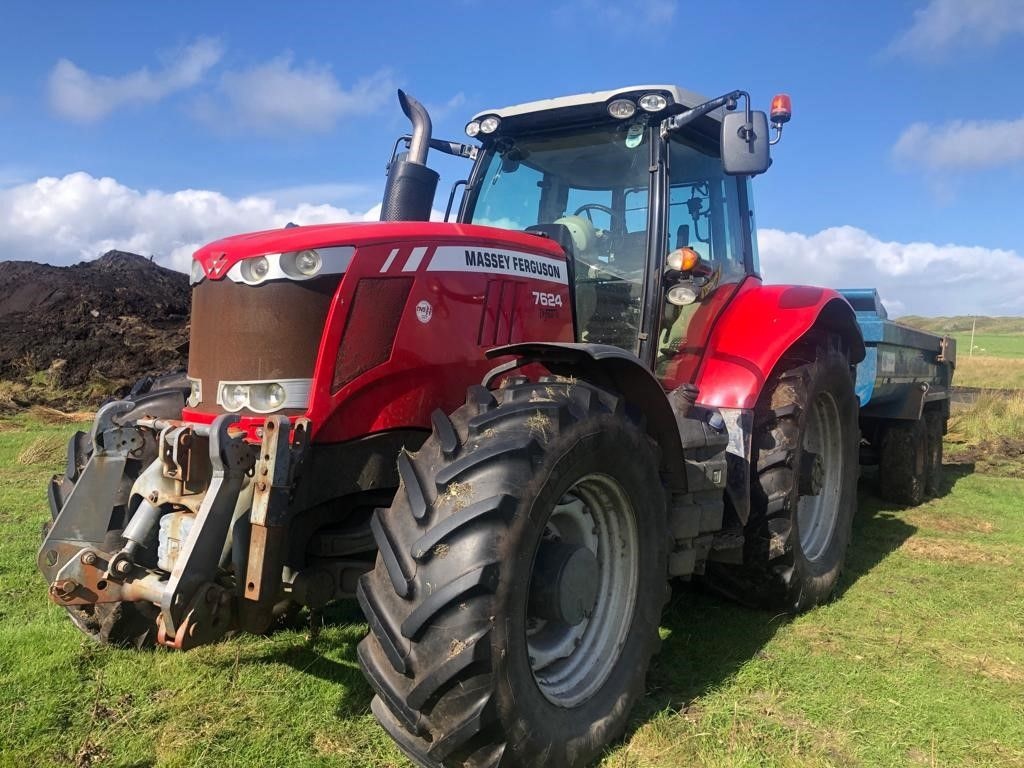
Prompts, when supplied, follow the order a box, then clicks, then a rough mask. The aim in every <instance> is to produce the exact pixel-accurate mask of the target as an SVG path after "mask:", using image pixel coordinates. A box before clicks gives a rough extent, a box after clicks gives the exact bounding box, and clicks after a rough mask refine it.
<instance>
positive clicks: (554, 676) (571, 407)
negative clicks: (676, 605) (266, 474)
mask: <svg viewBox="0 0 1024 768" xmlns="http://www.w3.org/2000/svg"><path fill="white" fill-rule="evenodd" d="M398 466H399V471H400V475H401V479H402V485H401V487H400V488H399V490H398V493H397V495H396V498H395V501H394V504H393V506H391V507H390V508H387V509H380V510H378V511H377V513H376V514H375V516H374V518H373V523H372V527H373V532H374V536H375V538H376V540H377V544H378V546H379V547H380V552H379V555H378V558H377V562H376V567H375V568H374V570H373V571H372V572H370V573H368V574H366V575H365V576H363V577H362V579H361V581H360V584H359V589H358V597H359V602H360V604H361V606H362V608H363V611H364V613H365V615H366V618H367V621H368V622H369V625H370V630H371V632H370V634H369V635H368V636H367V637H366V639H364V640H363V641H362V642H361V643H360V645H359V659H360V662H361V665H362V668H363V672H364V674H365V675H366V678H367V680H369V682H370V684H371V685H372V686H373V689H374V691H375V693H376V696H375V698H374V699H373V703H372V709H373V712H374V714H375V715H376V716H377V718H378V720H379V721H380V723H381V725H382V726H383V727H384V728H385V729H386V730H387V731H388V732H389V733H390V734H391V736H392V737H393V738H394V739H395V740H396V742H397V743H398V745H399V746H400V748H401V749H402V750H403V751H404V752H405V753H406V754H407V755H409V756H410V757H411V758H412V759H413V760H415V761H416V762H417V763H419V764H421V765H426V766H463V767H466V768H469V767H472V768H482V767H483V766H503V767H504V768H507V767H508V766H540V765H544V766H581V765H585V764H587V763H589V762H590V761H592V760H593V759H594V758H595V757H596V756H597V755H598V754H599V753H600V752H601V750H602V749H603V747H604V746H605V745H606V744H607V743H608V742H609V741H611V740H613V739H615V738H616V737H618V736H619V735H620V734H621V733H622V732H623V730H624V729H625V726H626V721H627V717H628V715H629V711H630V709H631V708H632V706H633V703H634V702H635V701H636V700H637V698H638V697H640V696H641V695H642V694H643V691H644V678H645V676H646V672H647V667H648V664H649V661H650V658H651V656H652V654H653V653H654V651H655V649H656V647H657V645H658V642H659V637H658V626H659V622H660V617H661V609H662V607H663V605H664V601H665V599H666V597H667V594H668V588H667V579H666V569H667V565H666V558H667V549H668V534H667V528H666V522H665V515H666V512H665V493H664V490H663V486H662V483H661V479H660V476H659V471H658V455H657V450H656V447H655V446H654V444H653V443H652V441H651V440H650V438H649V437H648V436H647V434H646V433H645V432H644V431H643V429H642V428H641V427H639V426H638V425H637V424H635V423H634V422H632V421H630V420H629V419H628V418H626V416H625V414H624V412H623V403H622V401H621V399H620V398H619V397H617V396H616V395H614V394H612V393H610V392H607V391H605V390H601V389H598V388H596V387H592V386H590V385H588V384H585V383H582V382H575V383H562V382H556V381H553V380H544V379H542V380H541V381H540V382H537V383H529V382H527V381H526V380H525V379H520V378H517V379H515V380H514V381H513V382H512V383H511V384H510V385H509V386H507V387H505V388H503V389H501V390H499V391H497V392H495V393H491V392H489V391H487V390H486V389H483V388H482V387H473V388H471V389H470V391H469V394H468V397H467V402H466V405H465V406H463V407H461V408H459V409H458V410H457V411H455V413H454V414H452V416H451V418H448V417H446V416H445V415H444V414H442V413H441V412H440V411H438V412H435V415H434V430H433V434H432V435H431V437H430V438H429V439H428V440H427V441H426V443H424V445H423V447H422V448H421V449H420V450H419V451H418V452H417V453H415V454H402V455H401V456H400V457H399V463H398Z"/></svg>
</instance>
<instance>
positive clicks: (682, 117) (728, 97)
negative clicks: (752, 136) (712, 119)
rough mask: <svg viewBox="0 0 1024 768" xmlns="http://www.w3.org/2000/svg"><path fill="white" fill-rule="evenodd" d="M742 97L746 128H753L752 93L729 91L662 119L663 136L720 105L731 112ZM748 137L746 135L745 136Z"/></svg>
mask: <svg viewBox="0 0 1024 768" xmlns="http://www.w3.org/2000/svg"><path fill="white" fill-rule="evenodd" d="M740 99H745V100H746V110H745V111H746V115H747V124H746V126H745V130H748V131H750V130H753V118H752V117H751V113H750V94H749V93H747V92H746V91H730V92H729V93H727V94H725V95H723V96H719V97H718V98H717V99H711V101H705V102H704V103H703V104H698V105H697V106H696V107H693V108H692V109H688V110H686V111H685V112H680V113H679V114H678V115H673V116H672V117H669V118H667V119H665V120H663V121H662V123H661V137H662V138H665V137H666V136H668V134H670V133H672V132H673V131H678V130H679V129H680V128H682V127H683V126H684V125H688V124H689V123H692V122H693V121H694V120H696V119H697V118H698V117H703V116H704V115H706V114H707V113H708V112H712V111H714V110H716V109H718V108H719V107H725V108H726V109H727V110H729V111H730V112H731V111H732V110H734V109H736V102H737V101H739V100H740ZM744 138H746V137H744Z"/></svg>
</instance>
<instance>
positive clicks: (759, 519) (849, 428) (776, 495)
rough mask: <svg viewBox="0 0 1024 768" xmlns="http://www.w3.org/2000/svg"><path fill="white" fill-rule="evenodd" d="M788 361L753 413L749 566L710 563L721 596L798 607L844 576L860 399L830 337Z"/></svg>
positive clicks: (788, 609)
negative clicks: (808, 356) (807, 355)
mask: <svg viewBox="0 0 1024 768" xmlns="http://www.w3.org/2000/svg"><path fill="white" fill-rule="evenodd" d="M811 354H812V355H813V360H812V361H811V362H806V361H805V360H801V359H800V357H797V356H795V355H791V356H789V357H787V358H784V359H783V361H782V362H781V363H780V365H779V366H777V367H776V370H775V371H774V372H773V374H772V376H771V378H770V379H769V381H768V383H767V384H766V386H765V388H764V390H763V391H762V394H761V397H760V399H759V400H758V402H757V405H756V407H755V411H754V432H753V436H752V452H751V465H752V478H751V498H750V507H751V508H750V518H749V520H748V522H747V525H746V528H745V530H744V535H745V539H746V542H745V544H744V558H743V560H744V561H743V564H742V565H740V566H735V565H726V564H721V563H709V565H708V573H707V580H708V582H709V584H710V586H711V587H712V588H713V589H715V590H716V591H718V592H721V593H724V594H725V595H726V596H728V597H730V598H732V599H734V600H736V601H737V602H740V603H744V604H747V605H752V606H754V607H760V608H768V609H771V610H779V611H785V612H789V613H799V612H801V611H805V610H808V609H810V608H812V607H814V606H815V605H818V604H819V603H821V602H823V601H824V600H825V599H827V598H828V597H829V595H831V594H832V591H833V589H834V588H835V585H836V582H837V580H838V578H839V574H840V571H841V570H842V567H843V562H844V560H845V558H846V549H847V546H848V544H849V542H850V528H851V524H852V521H853V516H854V512H855V509H856V503H857V495H856V494H857V472H858V462H857V458H858V444H859V440H860V432H859V430H858V426H857V399H856V396H855V394H854V389H853V377H852V375H851V371H850V363H849V358H848V355H847V353H846V352H845V351H843V350H842V349H841V348H840V346H839V344H838V341H837V340H834V339H830V340H829V341H828V342H827V343H824V344H822V345H821V346H819V347H818V348H817V350H816V352H815V351H813V350H811Z"/></svg>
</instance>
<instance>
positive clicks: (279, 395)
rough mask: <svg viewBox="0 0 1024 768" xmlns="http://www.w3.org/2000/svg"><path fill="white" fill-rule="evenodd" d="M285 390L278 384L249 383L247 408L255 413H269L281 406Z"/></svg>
mask: <svg viewBox="0 0 1024 768" xmlns="http://www.w3.org/2000/svg"><path fill="white" fill-rule="evenodd" d="M285 394H286V393H285V390H284V387H282V386H281V385H280V384H277V383H271V384H251V385H250V386H249V408H250V409H252V410H254V411H256V412H257V413H269V412H270V411H276V410H277V409H278V408H281V407H282V406H283V405H284V402H285Z"/></svg>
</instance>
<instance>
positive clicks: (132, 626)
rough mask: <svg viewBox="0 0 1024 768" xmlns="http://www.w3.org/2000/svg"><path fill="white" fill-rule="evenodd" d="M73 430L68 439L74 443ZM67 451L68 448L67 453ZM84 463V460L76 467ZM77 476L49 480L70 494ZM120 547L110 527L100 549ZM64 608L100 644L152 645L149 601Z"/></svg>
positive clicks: (154, 615)
mask: <svg viewBox="0 0 1024 768" xmlns="http://www.w3.org/2000/svg"><path fill="white" fill-rule="evenodd" d="M81 434H82V433H81V432H79V433H77V434H76V435H75V436H74V437H72V438H71V440H72V442H74V441H75V440H76V439H77V438H78V435H81ZM70 453H71V451H70V450H69V455H70ZM81 466H85V464H84V461H83V463H82V464H81V465H80V467H79V471H80V469H81ZM77 480H78V476H77V474H76V475H73V476H71V477H68V476H67V475H56V476H55V477H54V478H53V480H52V481H51V482H52V483H53V484H54V485H58V486H60V487H62V488H64V489H65V492H67V493H70V491H71V489H73V488H74V485H75V482H76V481H77ZM59 512H60V510H59V509H57V510H54V509H53V508H51V514H52V515H53V517H54V518H56V516H57V513H59ZM49 529H50V524H49V523H47V524H46V525H44V526H43V538H44V539H45V538H46V534H47V533H48V532H49ZM123 546H124V539H122V538H121V531H120V530H119V529H118V530H112V531H108V532H107V536H106V538H105V540H104V543H103V548H104V549H105V550H106V551H108V552H117V551H118V550H119V549H121V547H123ZM64 609H65V610H66V611H67V612H68V618H70V619H71V623H72V624H74V625H75V626H76V627H77V628H78V629H79V631H80V632H82V634H84V635H86V636H87V637H89V638H90V639H91V640H94V641H95V642H97V643H100V644H101V645H113V646H118V647H126V648H127V647H132V648H148V647H152V646H154V645H156V618H157V615H158V614H159V613H160V609H158V608H157V607H156V606H155V605H152V604H151V603H120V602H118V603H97V604H95V605H68V606H65V607H64Z"/></svg>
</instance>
